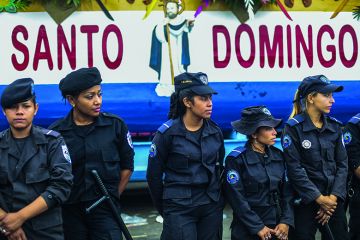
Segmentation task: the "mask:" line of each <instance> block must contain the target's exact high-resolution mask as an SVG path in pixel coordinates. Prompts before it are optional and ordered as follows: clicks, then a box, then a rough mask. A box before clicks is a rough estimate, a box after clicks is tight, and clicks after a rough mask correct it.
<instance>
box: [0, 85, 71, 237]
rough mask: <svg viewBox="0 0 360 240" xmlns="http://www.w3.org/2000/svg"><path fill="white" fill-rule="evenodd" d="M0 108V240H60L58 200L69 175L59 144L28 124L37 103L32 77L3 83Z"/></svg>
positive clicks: (53, 135)
mask: <svg viewBox="0 0 360 240" xmlns="http://www.w3.org/2000/svg"><path fill="white" fill-rule="evenodd" d="M1 106H2V110H3V113H4V114H5V117H6V119H7V121H8V123H9V125H10V128H8V129H6V130H4V131H3V132H1V133H0V208H1V209H0V227H1V233H0V239H1V240H3V239H10V240H13V239H16V240H26V239H29V240H33V239H36V240H63V239H64V235H63V227H62V217H61V208H60V204H61V203H63V202H64V201H65V200H66V199H67V198H68V197H69V194H70V189H71V185H72V179H73V176H72V174H71V160H70V156H69V154H68V152H67V147H66V145H65V142H64V140H63V138H62V137H61V136H60V134H59V133H57V132H55V131H51V130H48V129H44V128H40V127H37V126H35V125H33V123H32V121H33V118H34V116H35V115H36V112H37V111H38V104H37V103H36V100H35V92H34V81H33V80H32V79H30V78H22V79H18V80H16V81H14V82H12V83H11V84H9V85H8V86H7V87H6V88H5V89H4V91H3V93H2V95H1ZM5 236H6V237H5Z"/></svg>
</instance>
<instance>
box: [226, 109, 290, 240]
mask: <svg viewBox="0 0 360 240" xmlns="http://www.w3.org/2000/svg"><path fill="white" fill-rule="evenodd" d="M281 121H282V120H281V119H275V118H273V117H272V115H271V113H270V111H269V110H268V109H267V108H266V107H265V106H256V107H248V108H245V109H244V110H243V111H242V112H241V119H240V120H237V121H234V122H232V123H231V124H232V126H233V128H234V129H235V131H237V132H239V133H242V134H244V135H246V136H247V138H248V141H247V142H246V144H245V146H244V147H238V148H235V149H234V150H233V151H232V152H231V153H230V154H229V155H228V156H227V157H226V164H225V173H226V181H225V184H224V191H225V197H226V199H227V200H228V202H229V203H230V205H231V207H232V209H233V221H232V223H231V239H232V240H236V239H238V240H251V239H254V240H255V239H256V240H257V239H261V240H265V239H266V240H268V239H281V240H285V239H288V231H289V227H290V226H293V225H294V223H293V222H294V216H293V208H292V199H293V198H292V189H291V187H290V184H289V182H288V179H287V176H286V168H285V160H284V157H283V153H282V152H281V151H280V150H279V149H278V148H276V147H274V146H273V145H274V144H275V139H276V134H277V132H276V130H275V128H276V127H278V126H279V125H280V124H281Z"/></svg>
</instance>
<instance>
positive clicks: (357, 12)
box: [353, 6, 360, 21]
mask: <svg viewBox="0 0 360 240" xmlns="http://www.w3.org/2000/svg"><path fill="white" fill-rule="evenodd" d="M353 17H354V19H356V20H358V21H359V20H360V6H357V7H355V8H354V9H353Z"/></svg>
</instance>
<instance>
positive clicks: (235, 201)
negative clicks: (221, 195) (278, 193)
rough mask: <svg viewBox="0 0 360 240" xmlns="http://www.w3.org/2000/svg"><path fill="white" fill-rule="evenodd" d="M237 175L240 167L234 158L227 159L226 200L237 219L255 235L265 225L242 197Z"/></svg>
mask: <svg viewBox="0 0 360 240" xmlns="http://www.w3.org/2000/svg"><path fill="white" fill-rule="evenodd" d="M239 173H240V166H239V165H238V164H236V160H235V158H233V157H227V158H226V162H225V174H226V176H225V178H226V181H225V183H224V192H225V197H226V200H227V201H228V202H229V204H230V205H231V207H232V209H233V211H234V214H235V215H236V216H237V218H238V219H240V220H241V221H242V222H243V223H244V224H245V225H246V227H247V228H248V230H249V231H250V233H251V234H254V235H256V234H257V233H258V232H259V231H260V230H261V229H263V228H264V227H265V225H264V223H263V222H262V220H261V218H260V217H259V216H258V215H257V214H256V213H255V212H254V211H253V210H252V209H251V207H250V205H249V203H248V201H247V200H246V198H245V197H244V195H243V193H244V185H243V183H242V179H241V177H240V174H239Z"/></svg>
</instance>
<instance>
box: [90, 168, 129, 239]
mask: <svg viewBox="0 0 360 240" xmlns="http://www.w3.org/2000/svg"><path fill="white" fill-rule="evenodd" d="M91 173H92V175H93V176H94V178H95V181H96V183H97V185H98V187H99V189H100V191H101V193H102V194H103V196H102V197H101V198H100V199H99V200H97V201H96V202H94V203H93V204H92V205H91V206H90V207H88V208H86V213H90V212H91V210H92V209H94V208H96V207H97V206H99V205H100V204H101V203H102V202H103V201H107V202H108V204H109V206H110V208H111V211H112V213H113V215H114V218H115V219H116V221H117V223H118V224H119V226H120V229H121V231H122V233H123V234H124V236H125V239H126V240H133V238H132V237H131V235H130V232H129V230H128V229H127V227H126V225H125V223H124V221H123V220H122V218H121V215H120V212H119V211H118V209H117V208H116V206H115V204H114V202H113V200H112V198H111V196H110V195H109V192H108V191H107V189H106V188H105V185H104V183H103V182H102V181H101V178H100V176H99V174H98V173H97V171H96V170H92V171H91Z"/></svg>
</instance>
